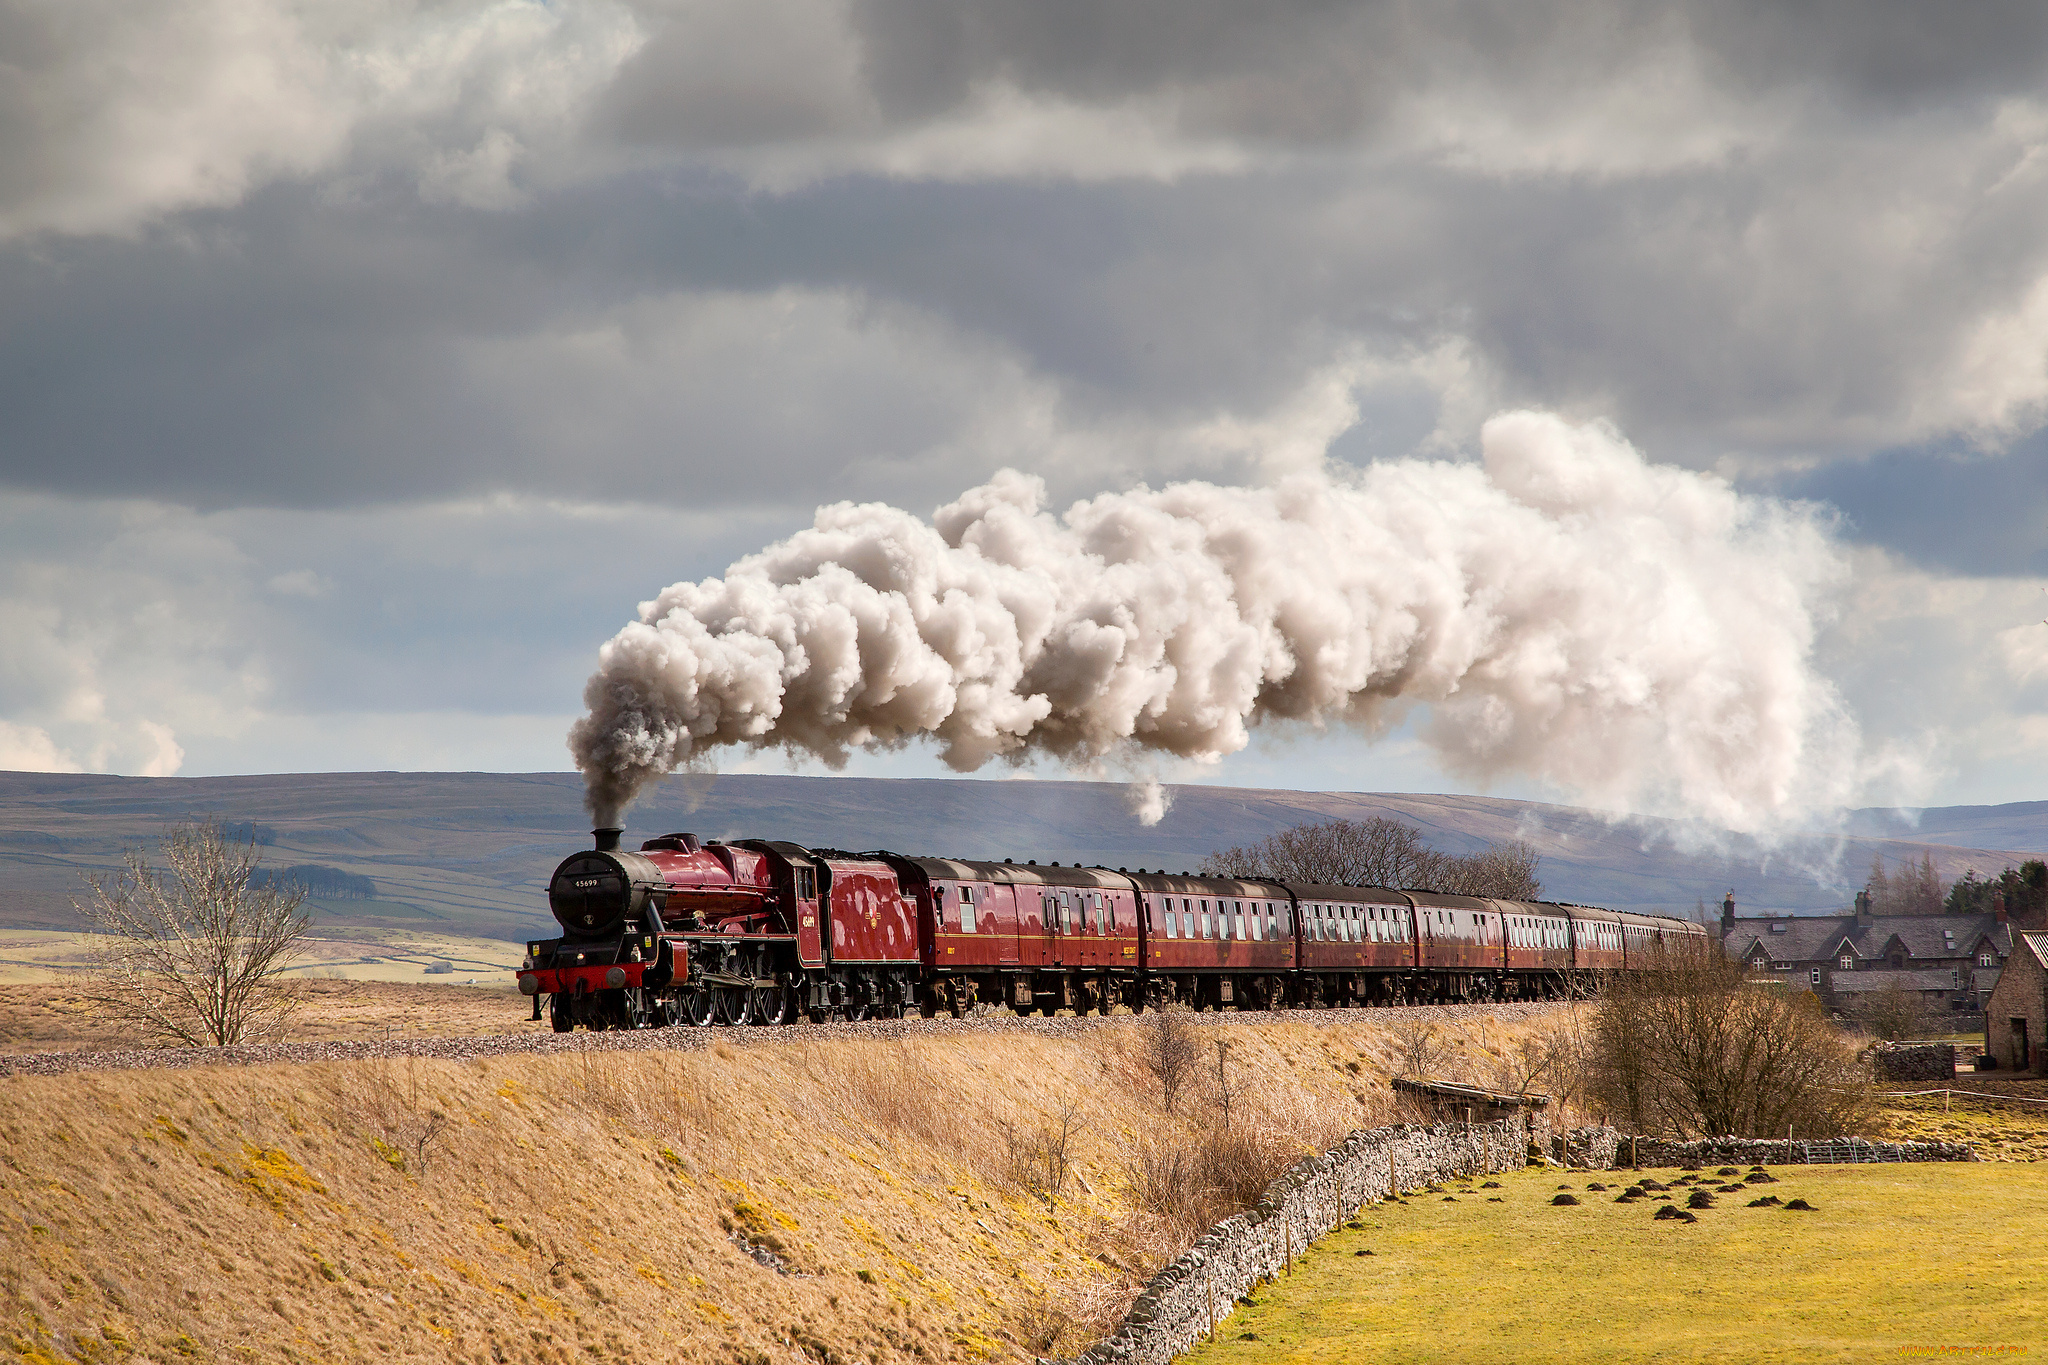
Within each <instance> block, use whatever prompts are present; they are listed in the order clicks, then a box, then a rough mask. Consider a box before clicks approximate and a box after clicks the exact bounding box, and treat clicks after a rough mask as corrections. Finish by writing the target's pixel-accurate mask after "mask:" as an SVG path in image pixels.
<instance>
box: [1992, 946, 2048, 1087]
mask: <svg viewBox="0 0 2048 1365" xmlns="http://www.w3.org/2000/svg"><path fill="white" fill-rule="evenodd" d="M2018 937H2019V942H2018V943H2017V944H2015V945H2014V949H2013V955H2012V958H2011V960H2010V961H2008V962H2007V963H2006V967H2005V972H2004V974H2003V975H2002V976H2000V977H1999V980H1998V989H1996V990H1994V991H1992V992H1991V999H1990V1001H1989V1003H1987V1004H1986V1005H1985V1007H1984V1052H1985V1055H1987V1056H1989V1057H1993V1058H1995V1059H1996V1060H1997V1062H1998V1066H1999V1068H2000V1069H2001V1070H2005V1069H2008V1068H2009V1069H2011V1070H2013V1071H2042V1070H2048V1066H2044V1065H2043V1063H2044V1062H2048V933H2041V932H2034V931H2028V932H2023V933H2021V934H2020V935H2019V936H2018Z"/></svg>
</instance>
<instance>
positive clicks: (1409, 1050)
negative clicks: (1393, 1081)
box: [1390, 1014, 1444, 1081]
mask: <svg viewBox="0 0 2048 1365" xmlns="http://www.w3.org/2000/svg"><path fill="white" fill-rule="evenodd" d="M1390 1031H1391V1032H1392V1033H1393V1035H1394V1041H1395V1042H1396V1043H1398V1044H1399V1045H1400V1049H1401V1062H1400V1070H1399V1072H1398V1073H1397V1074H1398V1075H1401V1076H1404V1077H1406V1078H1408V1079H1409V1080H1415V1081H1422V1080H1428V1079H1429V1077H1430V1073H1432V1072H1434V1071H1435V1070H1436V1069H1437V1067H1438V1066H1439V1065H1441V1064H1442V1062H1443V1060H1444V1044H1443V1039H1441V1038H1439V1037H1438V1036H1437V1032H1436V1027H1435V1026H1434V1025H1432V1024H1430V1023H1428V1022H1427V1021H1425V1020H1422V1019H1418V1018H1416V1017H1415V1016H1414V1015H1412V1014H1404V1015H1402V1016H1401V1017H1400V1018H1398V1019H1396V1020H1395V1021H1394V1024H1393V1026H1392V1028H1391V1030H1390Z"/></svg>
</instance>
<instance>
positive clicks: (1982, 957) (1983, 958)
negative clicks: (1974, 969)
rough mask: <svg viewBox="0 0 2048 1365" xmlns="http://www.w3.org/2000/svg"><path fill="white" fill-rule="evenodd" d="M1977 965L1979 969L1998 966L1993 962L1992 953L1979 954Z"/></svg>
mask: <svg viewBox="0 0 2048 1365" xmlns="http://www.w3.org/2000/svg"><path fill="white" fill-rule="evenodd" d="M1977 965H1978V966H1979V967H1996V966H1997V965H1998V964H1997V963H1996V962H1993V961H1992V960H1991V954H1990V953H1979V954H1978V955H1977Z"/></svg>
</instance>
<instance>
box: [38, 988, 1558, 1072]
mask: <svg viewBox="0 0 2048 1365" xmlns="http://www.w3.org/2000/svg"><path fill="white" fill-rule="evenodd" d="M1559 1008H1562V1006H1560V1005H1558V1004H1553V1003H1547V1002H1546V1003H1527V1004H1497V1005H1409V1006H1402V1007H1399V1008H1394V1009H1355V1010H1276V1011H1271V1012H1267V1011H1262V1010H1247V1011H1244V1012H1243V1013H1238V1012H1236V1011H1223V1012H1220V1013H1218V1012H1205V1013H1201V1014H1195V1013H1189V1014H1186V1015H1184V1016H1183V1017H1184V1018H1186V1019H1187V1020H1188V1022H1189V1023H1192V1024H1198V1025H1211V1026H1220V1025H1225V1024H1244V1025H1258V1024H1309V1025H1319V1026H1326V1027H1327V1026H1330V1025H1335V1024H1349V1023H1363V1022H1367V1021H1372V1022H1385V1023H1391V1022H1393V1021H1394V1020H1396V1019H1404V1018H1408V1019H1425V1020H1435V1019H1443V1020H1457V1019H1481V1018H1484V1019H1500V1020H1517V1019H1531V1018H1535V1017H1537V1016H1538V1015H1541V1014H1544V1013H1547V1012H1549V1011H1551V1010H1555V1009H1559ZM1142 1017H1143V1016H1139V1015H1129V1014H1118V1015H1112V1016H1111V1017H1109V1018H1107V1019H1104V1018H1102V1017H1100V1016H1090V1017H1088V1018H1076V1017H1072V1016H1067V1017H1061V1018H1053V1019H1047V1018H1045V1017H1043V1016H1040V1015H1033V1016H1031V1017H1029V1018H1019V1017H1018V1016H1016V1015H1006V1014H986V1015H980V1016H977V1017H975V1018H971V1019H951V1018H946V1017H943V1016H942V1017H940V1018H937V1019H918V1018H910V1019H876V1020H869V1021H867V1022H866V1023H860V1024H846V1023H838V1024H790V1025H785V1026H784V1027H781V1028H755V1027H749V1026H747V1025H721V1026H718V1027H714V1028H665V1029H640V1030H636V1031H633V1032H629V1033H612V1032H606V1033H588V1032H576V1033H554V1032H551V1031H548V1032H535V1033H511V1034H496V1035H486V1036H475V1037H467V1038H379V1039H375V1040H365V1041H361V1042H332V1041H329V1042H309V1043H250V1044H243V1045H240V1046H236V1047H179V1048H147V1049H137V1050H134V1051H127V1052H26V1053H18V1054H15V1055H13V1056H0V1076H59V1075H66V1074H69V1073H71V1072H77V1071H135V1070H142V1069H147V1068H184V1067H202V1066H280V1065H283V1066H289V1065H296V1064H300V1063H305V1062H354V1061H367V1060H372V1059H376V1058H383V1057H433V1058H440V1059H443V1060H448V1061H470V1060H475V1059H478V1058H483V1057H517V1056H530V1055H533V1054H548V1053H562V1052H650V1051H663V1050H667V1051H674V1052H688V1051H692V1050H695V1049H698V1048H705V1047H709V1046H710V1045H711V1044H712V1043H715V1042H724V1043H730V1044H734V1045H737V1046H743V1047H757V1046H765V1045H770V1044H776V1043H801V1042H823V1041H829V1040H833V1039H846V1038H914V1037H921V1036H922V1037H930V1036H935V1035H944V1034H948V1033H954V1034H958V1033H996V1032H1027V1033H1043V1034H1049V1035H1052V1036H1054V1037H1065V1036H1071V1035H1074V1034H1077V1033H1081V1032H1084V1031H1086V1030H1089V1029H1098V1028H1129V1027H1130V1026H1131V1025H1133V1024H1135V1023H1138V1022H1139V1021H1140V1020H1141V1019H1142ZM534 1027H535V1029H537V1030H545V1029H547V1025H545V1024H536V1025H534Z"/></svg>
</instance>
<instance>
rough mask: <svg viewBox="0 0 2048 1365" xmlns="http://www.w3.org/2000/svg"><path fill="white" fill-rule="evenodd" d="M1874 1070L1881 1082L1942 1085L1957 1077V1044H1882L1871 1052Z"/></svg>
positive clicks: (1871, 1064) (1871, 1068)
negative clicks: (1917, 1082)
mask: <svg viewBox="0 0 2048 1365" xmlns="http://www.w3.org/2000/svg"><path fill="white" fill-rule="evenodd" d="M1870 1070H1871V1074H1872V1075H1874V1076H1875V1077H1876V1078H1877V1079H1878V1080H1880V1081H1940V1082H1941V1083H1942V1084H1943V1085H1947V1084H1949V1083H1950V1082H1951V1081H1953V1080H1954V1079H1955V1075H1956V1049H1955V1044H1953V1043H1879V1044H1878V1045H1877V1046H1875V1047H1873V1048H1872V1049H1870Z"/></svg>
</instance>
